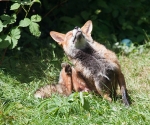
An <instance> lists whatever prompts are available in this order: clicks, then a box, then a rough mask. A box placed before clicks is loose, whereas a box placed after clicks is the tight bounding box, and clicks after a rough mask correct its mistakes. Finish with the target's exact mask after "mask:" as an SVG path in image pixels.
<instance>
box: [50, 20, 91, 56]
mask: <svg viewBox="0 0 150 125" xmlns="http://www.w3.org/2000/svg"><path fill="white" fill-rule="evenodd" d="M92 28H93V26H92V21H91V20H89V21H87V22H86V23H85V24H84V25H83V27H82V28H79V27H77V26H76V27H75V28H74V29H73V30H71V31H69V32H67V33H66V34H63V33H58V32H55V31H51V32H50V36H51V37H52V38H53V39H54V40H55V41H56V42H57V43H58V44H59V45H61V46H62V47H63V49H64V51H65V53H66V54H67V55H71V54H73V51H74V50H78V49H79V50H82V49H84V48H86V46H87V44H89V43H92V42H93V39H92V37H91V32H92Z"/></svg>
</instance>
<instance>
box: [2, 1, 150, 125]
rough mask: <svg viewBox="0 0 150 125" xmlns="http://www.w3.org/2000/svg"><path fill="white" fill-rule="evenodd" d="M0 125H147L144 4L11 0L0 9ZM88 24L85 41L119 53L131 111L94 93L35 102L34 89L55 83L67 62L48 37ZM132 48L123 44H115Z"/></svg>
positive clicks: (149, 94) (148, 56)
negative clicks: (89, 35)
mask: <svg viewBox="0 0 150 125" xmlns="http://www.w3.org/2000/svg"><path fill="white" fill-rule="evenodd" d="M0 8H1V10H0V49H1V50H0V51H1V53H0V57H1V58H0V68H1V69H0V123H1V124H2V125H5V124H12V125H13V124H14V125H16V124H17V125H22V124H29V125H35V124H36V125H41V124H44V125H48V124H52V125H53V124H58V125H59V124H64V125H77V124H82V125H87V124H90V125H98V124H115V125H120V124H122V125H127V124H133V125H137V124H142V125H143V124H144V125H149V123H150V118H149V116H150V110H149V107H150V105H149V100H150V76H149V74H150V66H149V64H150V51H149V47H150V39H149V34H150V27H149V26H150V24H149V23H150V16H149V15H150V11H149V9H150V8H149V1H147V0H139V1H131V0H128V1H125V0H117V1H109V0H94V1H93V0H88V1H87V0H80V1H73V0H72V1H71V0H57V1H56V0H51V1H49V0H43V1H39V0H22V1H21V0H11V1H7V2H6V1H5V2H1V4H0ZM89 19H91V20H92V21H93V25H94V31H93V33H92V36H93V37H94V38H95V39H96V40H97V41H99V42H101V43H103V44H104V45H106V46H107V47H109V48H111V49H114V50H115V51H116V52H118V57H119V60H120V63H121V67H122V69H123V73H124V74H125V79H126V81H127V88H128V89H129V94H130V95H131V99H132V105H131V107H129V108H127V107H125V106H124V105H123V104H122V103H121V100H120V99H118V100H117V101H116V102H112V103H109V102H107V101H106V100H104V99H102V98H101V97H99V96H97V95H95V94H93V93H73V94H72V95H70V96H69V97H62V96H60V95H53V96H52V98H48V99H35V98H34V97H33V94H34V92H35V90H36V89H37V88H39V87H40V86H43V85H45V84H51V83H57V81H58V76H59V71H60V63H61V62H63V61H68V60H67V58H66V56H65V55H64V54H63V51H62V49H60V47H59V46H57V44H56V43H55V42H53V40H52V39H51V38H50V36H49V31H51V30H55V31H60V32H64V33H65V32H66V31H68V30H71V29H72V28H73V27H75V26H76V25H77V26H82V25H83V24H84V23H85V22H86V21H87V20H89ZM125 38H126V39H129V40H131V41H132V43H131V45H130V46H127V45H122V44H121V43H120V42H121V41H122V39H125Z"/></svg>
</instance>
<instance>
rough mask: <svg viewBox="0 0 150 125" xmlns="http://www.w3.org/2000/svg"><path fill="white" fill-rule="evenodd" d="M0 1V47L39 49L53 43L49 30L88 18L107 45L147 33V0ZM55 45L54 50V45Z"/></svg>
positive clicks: (79, 23) (149, 13) (149, 19)
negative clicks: (1, 9)
mask: <svg viewBox="0 0 150 125" xmlns="http://www.w3.org/2000/svg"><path fill="white" fill-rule="evenodd" d="M1 3H2V4H1V5H0V7H1V8H3V12H1V13H2V14H1V16H0V19H1V20H0V32H1V33H0V36H1V37H0V48H10V49H13V48H17V49H18V48H19V49H18V50H20V49H23V50H24V49H26V48H31V49H34V50H38V49H39V48H40V47H43V46H45V47H47V45H48V46H56V44H55V43H54V42H53V41H52V39H51V38H50V37H49V31H51V30H55V31H59V32H64V33H65V32H67V31H68V30H71V29H72V28H73V27H75V26H76V25H77V26H82V25H83V24H84V23H85V22H86V21H87V20H89V19H90V20H92V21H93V24H94V30H93V34H92V35H93V37H94V38H95V39H96V40H97V41H99V42H101V43H103V44H105V45H107V46H110V47H111V46H112V45H113V44H114V43H116V42H118V41H121V40H122V39H125V38H127V39H130V40H131V41H132V42H133V43H138V44H143V43H144V40H145V35H144V34H145V32H146V33H147V34H149V33H150V26H149V22H150V11H149V10H150V9H149V1H147V0H139V1H131V0H128V1H125V0H117V1H109V0H88V1H87V0H80V1H75V0H74V1H71V0H70V1H69V0H57V1H56V0H51V1H49V0H44V1H39V0H31V1H29V0H23V1H20V0H12V1H9V2H1ZM41 19H42V20H41ZM39 25H40V27H39ZM51 41H52V42H51ZM108 41H109V42H108ZM55 48H56V50H57V46H56V47H55Z"/></svg>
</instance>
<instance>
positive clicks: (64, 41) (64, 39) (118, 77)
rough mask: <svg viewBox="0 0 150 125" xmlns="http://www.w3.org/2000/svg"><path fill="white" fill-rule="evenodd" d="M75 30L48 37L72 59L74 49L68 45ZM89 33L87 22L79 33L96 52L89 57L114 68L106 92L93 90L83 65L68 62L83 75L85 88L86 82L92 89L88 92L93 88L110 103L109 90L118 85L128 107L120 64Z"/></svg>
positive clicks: (80, 44)
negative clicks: (101, 60) (102, 61)
mask: <svg viewBox="0 0 150 125" xmlns="http://www.w3.org/2000/svg"><path fill="white" fill-rule="evenodd" d="M75 30H76V29H74V30H73V31H69V32H68V33H66V34H62V33H58V32H55V31H52V32H50V35H51V36H52V38H53V39H54V40H55V41H57V42H58V44H59V45H61V46H62V47H63V49H64V51H65V53H66V54H67V55H68V54H70V55H69V57H74V55H73V54H74V52H73V51H72V50H74V49H75V48H73V47H74V46H71V45H70V44H72V41H70V40H71V39H72V38H74V39H75V37H74V31H75ZM91 31H92V22H91V21H87V22H86V23H85V25H84V26H83V27H82V28H81V32H82V34H84V37H83V38H84V39H85V40H87V39H88V41H87V42H88V43H89V44H90V46H91V47H92V48H93V49H94V51H95V52H96V54H93V55H90V56H94V55H96V56H94V58H96V59H97V61H99V57H100V58H101V59H102V58H104V59H105V60H106V61H107V64H109V65H111V66H112V67H114V70H113V71H114V73H115V77H114V79H112V81H111V84H109V83H108V84H107V83H106V86H107V87H106V88H105V90H106V91H101V89H102V88H100V87H99V88H98V87H96V88H95V86H94V85H97V84H94V83H93V82H95V81H92V79H91V78H90V77H89V76H90V75H89V74H88V73H89V72H88V70H87V69H86V67H83V65H82V64H81V62H79V60H78V59H75V58H70V60H71V61H72V62H73V64H74V65H75V70H76V72H80V73H83V74H82V75H83V79H84V77H85V78H86V84H87V86H88V82H89V83H90V85H91V86H92V87H91V86H90V90H93V88H94V90H95V89H97V91H98V92H99V94H100V95H101V96H103V97H104V98H106V99H107V100H109V101H111V98H110V97H109V96H110V94H111V93H110V90H109V89H112V88H114V89H115V90H116V88H117V85H118V83H119V86H120V90H121V93H122V98H123V102H124V103H125V105H129V102H128V93H127V89H126V83H125V79H124V75H123V74H122V72H121V68H120V64H119V62H118V59H117V57H116V55H115V53H113V52H112V51H110V50H108V49H106V48H105V46H103V45H101V44H99V43H97V42H96V41H94V40H93V39H92V37H91ZM73 44H74V43H73ZM84 45H85V42H84V41H82V42H80V43H79V44H78V45H77V46H76V47H79V48H77V49H80V47H81V49H83V48H82V47H84ZM98 56H99V57H98ZM97 57H98V58H97ZM86 74H87V75H86ZM91 75H92V74H91ZM83 88H84V87H83ZM98 89H99V90H98Z"/></svg>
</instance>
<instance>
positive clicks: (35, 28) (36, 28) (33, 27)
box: [29, 22, 41, 37]
mask: <svg viewBox="0 0 150 125" xmlns="http://www.w3.org/2000/svg"><path fill="white" fill-rule="evenodd" d="M29 29H30V32H31V33H32V34H33V35H34V36H37V37H39V36H40V35H41V32H40V30H39V24H37V23H34V22H31V23H30V25H29Z"/></svg>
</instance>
